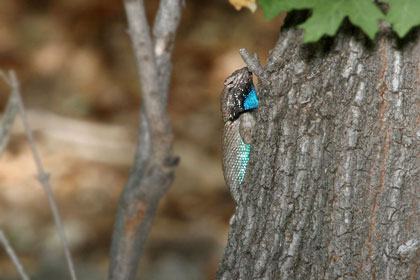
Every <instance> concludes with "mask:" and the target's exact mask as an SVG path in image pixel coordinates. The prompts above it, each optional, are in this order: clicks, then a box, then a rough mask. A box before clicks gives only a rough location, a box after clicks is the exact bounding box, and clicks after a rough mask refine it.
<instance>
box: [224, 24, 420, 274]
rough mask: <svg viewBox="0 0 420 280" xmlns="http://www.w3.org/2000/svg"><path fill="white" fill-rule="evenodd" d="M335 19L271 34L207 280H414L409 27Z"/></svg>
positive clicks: (418, 66) (415, 64) (417, 109)
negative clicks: (316, 38) (225, 230)
mask: <svg viewBox="0 0 420 280" xmlns="http://www.w3.org/2000/svg"><path fill="white" fill-rule="evenodd" d="M289 20H290V19H289ZM286 22H287V21H286ZM345 26H347V27H345V28H343V29H342V30H341V31H340V32H339V34H338V35H337V36H336V37H335V38H334V39H325V40H323V41H321V42H319V43H316V44H310V45H303V44H302V39H301V36H302V33H301V32H300V31H298V30H296V29H295V28H294V27H290V28H284V30H282V32H281V34H280V38H279V41H278V43H277V45H276V46H275V48H274V49H273V51H272V52H271V54H270V58H269V60H268V61H267V64H266V66H265V68H264V70H265V74H266V77H267V80H260V82H259V90H258V93H259V98H260V105H259V109H258V111H257V127H256V134H255V135H254V139H253V144H252V150H251V159H250V165H249V168H248V171H247V175H246V177H245V182H244V184H243V186H242V188H243V190H242V191H243V193H242V199H241V201H240V202H239V203H238V206H237V208H236V213H235V216H234V218H233V220H232V227H231V230H230V232H229V240H228V245H227V247H226V250H225V255H224V258H223V260H222V262H221V264H220V267H219V271H218V273H217V279H420V270H419V269H418V263H419V253H420V251H419V248H420V199H419V195H420V144H419V141H420V56H419V54H420V40H419V36H418V35H419V33H420V30H419V29H417V30H413V31H412V32H411V33H410V35H409V36H408V37H407V38H406V39H405V40H404V41H400V40H397V39H395V37H394V34H392V33H391V32H389V31H388V30H387V29H386V28H383V30H382V33H381V35H380V36H378V37H377V40H376V41H375V42H369V41H368V40H367V39H366V38H365V36H364V35H363V34H362V33H361V32H360V31H359V30H358V29H355V28H352V27H349V25H345Z"/></svg>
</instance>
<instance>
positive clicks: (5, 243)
mask: <svg viewBox="0 0 420 280" xmlns="http://www.w3.org/2000/svg"><path fill="white" fill-rule="evenodd" d="M0 242H1V243H2V244H3V247H4V249H5V250H6V252H7V254H8V255H9V257H10V259H11V260H12V262H13V264H14V265H15V266H16V269H17V270H18V272H19V274H20V277H21V278H22V279H23V280H29V277H28V275H27V274H26V273H25V270H24V269H23V266H22V264H21V263H20V261H19V258H18V256H17V255H16V254H15V251H14V250H13V248H12V246H11V245H10V243H9V240H7V237H6V235H5V234H4V232H3V230H2V229H1V228H0Z"/></svg>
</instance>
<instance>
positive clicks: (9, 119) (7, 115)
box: [0, 71, 19, 157]
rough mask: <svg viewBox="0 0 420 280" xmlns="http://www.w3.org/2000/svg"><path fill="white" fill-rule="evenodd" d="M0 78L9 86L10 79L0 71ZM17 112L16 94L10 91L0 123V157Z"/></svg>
mask: <svg viewBox="0 0 420 280" xmlns="http://www.w3.org/2000/svg"><path fill="white" fill-rule="evenodd" d="M0 77H1V78H2V79H3V80H4V81H5V82H6V83H7V84H8V85H10V79H9V78H8V77H7V75H6V74H5V73H4V72H3V71H0ZM18 110H19V107H18V102H17V98H16V94H15V93H14V91H13V90H12V92H11V93H10V96H9V100H8V101H7V105H6V109H5V110H4V114H3V117H2V118H1V121H0V157H1V155H2V154H3V152H4V149H5V148H6V146H7V143H8V142H9V137H10V131H11V129H12V126H13V122H14V121H15V118H16V115H17V112H18Z"/></svg>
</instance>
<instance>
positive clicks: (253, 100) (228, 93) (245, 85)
mask: <svg viewBox="0 0 420 280" xmlns="http://www.w3.org/2000/svg"><path fill="white" fill-rule="evenodd" d="M224 85H225V87H224V89H223V92H222V98H221V107H222V117H223V122H227V121H234V120H236V119H237V118H238V117H239V115H240V114H241V113H243V112H245V111H248V110H251V109H255V108H257V106H258V98H257V94H256V92H255V89H254V85H253V83H252V73H251V72H250V71H249V70H248V68H247V67H244V68H241V69H239V70H236V71H235V72H233V73H232V75H230V76H229V77H228V78H227V79H226V80H225V83H224Z"/></svg>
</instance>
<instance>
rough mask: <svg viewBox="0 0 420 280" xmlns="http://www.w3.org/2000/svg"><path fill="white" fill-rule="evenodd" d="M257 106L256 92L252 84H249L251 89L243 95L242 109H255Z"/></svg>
mask: <svg viewBox="0 0 420 280" xmlns="http://www.w3.org/2000/svg"><path fill="white" fill-rule="evenodd" d="M257 107H258V97H257V93H256V92H255V88H254V86H251V91H250V92H249V93H248V95H247V96H246V97H245V101H244V109H245V110H250V109H255V108H257Z"/></svg>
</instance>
